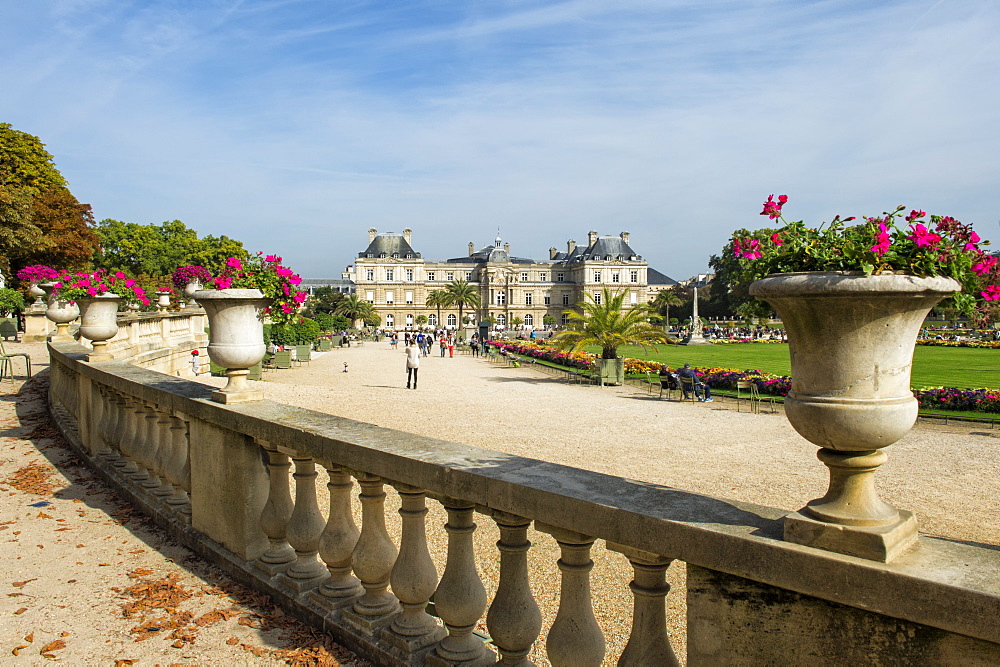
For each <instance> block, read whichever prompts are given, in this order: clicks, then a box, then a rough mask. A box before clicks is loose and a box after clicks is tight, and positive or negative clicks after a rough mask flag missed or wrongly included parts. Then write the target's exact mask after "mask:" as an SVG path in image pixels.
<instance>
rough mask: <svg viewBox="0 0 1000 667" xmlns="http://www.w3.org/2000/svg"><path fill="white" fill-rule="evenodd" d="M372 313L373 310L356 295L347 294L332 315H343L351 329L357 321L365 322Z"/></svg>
mask: <svg viewBox="0 0 1000 667" xmlns="http://www.w3.org/2000/svg"><path fill="white" fill-rule="evenodd" d="M374 312H375V308H374V307H373V306H372V305H371V304H370V303H368V302H367V301H365V300H364V299H362V298H361V297H359V296H358V295H357V294H348V295H347V296H345V297H344V298H343V299H341V300H340V303H338V304H337V307H336V308H334V310H333V314H334V315H343V316H344V317H346V318H347V319H349V320H350V321H351V326H352V327H354V326H356V322H357V321H358V320H367V319H368V318H369V317H370V316H371V315H372V314H373V313H374Z"/></svg>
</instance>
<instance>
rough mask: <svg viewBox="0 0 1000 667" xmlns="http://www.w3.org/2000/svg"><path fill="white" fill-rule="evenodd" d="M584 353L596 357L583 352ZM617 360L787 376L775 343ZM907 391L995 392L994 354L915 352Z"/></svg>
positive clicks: (999, 368)
mask: <svg viewBox="0 0 1000 667" xmlns="http://www.w3.org/2000/svg"><path fill="white" fill-rule="evenodd" d="M587 351H588V352H598V353H599V352H600V350H597V349H588V350H587ZM618 354H620V355H622V356H625V357H632V358H633V359H651V360H656V361H658V362H660V363H665V364H668V365H670V366H680V365H682V364H685V363H688V364H691V365H692V366H718V367H720V368H737V369H740V370H750V369H754V370H760V371H764V372H765V373H773V374H774V375H788V374H789V373H791V366H790V365H789V362H788V346H787V345H784V344H775V343H741V344H733V345H706V346H693V347H688V346H684V345H660V346H658V351H657V352H652V351H649V352H643V350H642V348H640V347H622V348H619V350H618ZM911 386H912V387H913V388H914V389H920V388H922V387H941V386H944V387H959V388H961V389H971V388H979V387H989V388H993V389H996V388H1000V350H977V349H973V348H962V347H959V348H954V347H929V346H917V348H916V349H915V351H914V355H913V375H912V379H911Z"/></svg>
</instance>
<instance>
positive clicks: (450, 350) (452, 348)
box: [448, 335, 455, 357]
mask: <svg viewBox="0 0 1000 667" xmlns="http://www.w3.org/2000/svg"><path fill="white" fill-rule="evenodd" d="M454 356H455V336H454V335H451V336H448V357H454Z"/></svg>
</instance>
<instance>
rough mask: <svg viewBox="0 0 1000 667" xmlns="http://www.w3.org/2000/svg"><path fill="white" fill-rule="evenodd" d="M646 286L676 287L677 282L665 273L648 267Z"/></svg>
mask: <svg viewBox="0 0 1000 667" xmlns="http://www.w3.org/2000/svg"><path fill="white" fill-rule="evenodd" d="M646 284H647V285H676V284H677V281H676V280H674V279H673V278H671V277H670V276H668V275H666V274H665V273H660V272H659V271H657V270H656V269H654V268H653V267H651V266H648V267H646Z"/></svg>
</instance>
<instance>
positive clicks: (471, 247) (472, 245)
mask: <svg viewBox="0 0 1000 667" xmlns="http://www.w3.org/2000/svg"><path fill="white" fill-rule="evenodd" d="M475 254H476V244H475V243H473V242H472V241H469V257H472V256H473V255H475Z"/></svg>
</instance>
